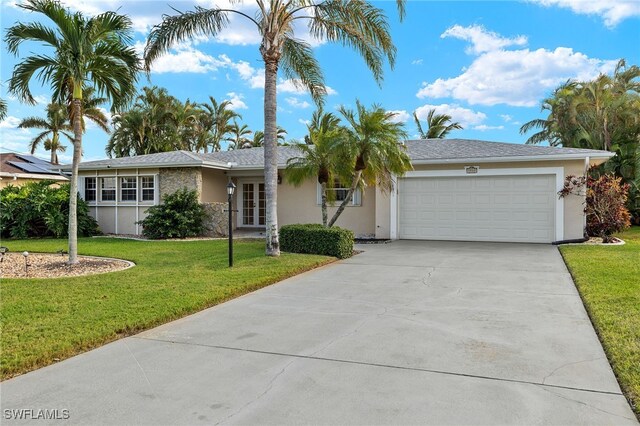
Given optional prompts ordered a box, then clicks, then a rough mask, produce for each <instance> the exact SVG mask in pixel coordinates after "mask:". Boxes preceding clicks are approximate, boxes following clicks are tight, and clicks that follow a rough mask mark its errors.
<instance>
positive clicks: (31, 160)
mask: <svg viewBox="0 0 640 426" xmlns="http://www.w3.org/2000/svg"><path fill="white" fill-rule="evenodd" d="M16 157H18V158H22V159H23V160H24V161H27V162H29V163H33V164H41V165H44V166H46V167H49V162H47V161H44V160H41V159H39V158H38V157H34V156H33V155H27V154H16Z"/></svg>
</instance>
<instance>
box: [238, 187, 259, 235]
mask: <svg viewBox="0 0 640 426" xmlns="http://www.w3.org/2000/svg"><path fill="white" fill-rule="evenodd" d="M239 201H240V203H239V204H240V207H241V211H240V215H239V222H240V223H239V224H238V225H239V226H241V227H243V226H245V227H246V226H265V222H266V221H265V196H264V183H262V182H244V183H242V191H241V192H240V200H239Z"/></svg>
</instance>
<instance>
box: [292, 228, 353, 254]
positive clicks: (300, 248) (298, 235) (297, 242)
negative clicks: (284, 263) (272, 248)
mask: <svg viewBox="0 0 640 426" xmlns="http://www.w3.org/2000/svg"><path fill="white" fill-rule="evenodd" d="M280 247H281V248H282V250H283V251H287V252H291V253H308V254H321V255H325V256H333V257H337V258H339V259H345V258H347V257H351V255H353V232H352V231H350V230H348V229H343V228H338V227H337V226H334V227H331V228H325V227H324V226H322V225H320V224H316V223H310V224H305V225H302V224H296V225H285V226H283V227H282V228H280Z"/></svg>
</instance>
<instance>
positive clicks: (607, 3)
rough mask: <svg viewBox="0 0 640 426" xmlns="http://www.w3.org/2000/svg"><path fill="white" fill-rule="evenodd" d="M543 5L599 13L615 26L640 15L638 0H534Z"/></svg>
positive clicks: (587, 13) (586, 13)
mask: <svg viewBox="0 0 640 426" xmlns="http://www.w3.org/2000/svg"><path fill="white" fill-rule="evenodd" d="M532 1H533V2H535V3H539V4H541V5H543V6H558V7H563V8H568V9H571V10H572V11H573V12H574V13H579V14H583V15H598V16H600V17H601V18H602V19H603V20H604V24H605V25H606V26H607V27H609V28H612V27H615V26H616V25H618V24H619V23H620V22H622V21H624V20H625V19H627V18H633V17H638V16H640V2H639V1H638V0H596V1H591V0H532Z"/></svg>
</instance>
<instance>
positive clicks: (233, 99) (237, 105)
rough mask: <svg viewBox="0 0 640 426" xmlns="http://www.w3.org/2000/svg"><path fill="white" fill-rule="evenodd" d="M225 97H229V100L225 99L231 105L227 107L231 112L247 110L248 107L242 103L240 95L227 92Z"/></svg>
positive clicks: (242, 97)
mask: <svg viewBox="0 0 640 426" xmlns="http://www.w3.org/2000/svg"><path fill="white" fill-rule="evenodd" d="M227 96H229V99H227V100H228V101H229V102H230V103H231V104H230V105H229V108H231V109H232V110H234V111H235V110H238V109H248V108H249V107H248V106H247V104H245V103H244V101H243V100H242V99H244V96H243V95H242V94H241V93H235V92H229V93H227Z"/></svg>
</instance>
